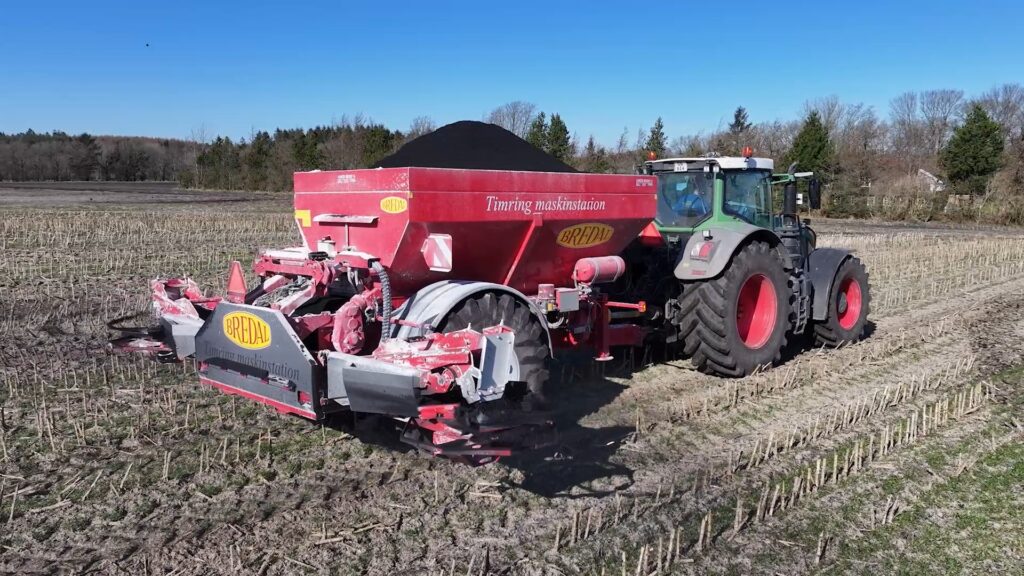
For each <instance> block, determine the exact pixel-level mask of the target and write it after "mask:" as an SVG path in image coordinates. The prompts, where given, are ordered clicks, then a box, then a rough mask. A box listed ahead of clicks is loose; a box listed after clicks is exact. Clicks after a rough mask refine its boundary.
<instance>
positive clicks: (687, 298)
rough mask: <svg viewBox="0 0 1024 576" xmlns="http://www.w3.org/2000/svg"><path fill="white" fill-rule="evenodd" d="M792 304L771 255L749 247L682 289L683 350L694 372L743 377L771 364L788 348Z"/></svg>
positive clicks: (759, 246)
mask: <svg viewBox="0 0 1024 576" xmlns="http://www.w3.org/2000/svg"><path fill="white" fill-rule="evenodd" d="M791 300H792V290H790V288H789V277H788V275H787V274H786V271H785V270H784V269H783V267H782V262H781V261H780V260H779V258H778V257H777V256H776V254H775V251H774V250H772V249H771V247H769V246H768V244H766V243H764V242H752V243H750V244H748V245H747V246H745V247H744V248H743V249H742V250H740V251H739V252H738V253H737V254H736V255H735V257H733V260H732V262H731V263H730V265H729V267H728V268H727V269H726V270H725V272H723V273H722V275H721V276H719V277H718V278H715V279H713V280H707V281H704V282H700V283H695V284H690V285H685V286H684V287H683V296H682V298H681V299H680V308H681V309H682V310H681V311H682V315H681V317H680V322H679V327H680V336H681V337H682V339H683V343H684V344H683V351H684V353H686V354H687V355H689V356H690V359H691V361H692V362H693V365H694V366H695V367H696V368H697V369H698V370H700V371H702V372H706V373H710V374H716V375H719V376H746V375H748V374H750V373H751V372H753V371H754V370H756V369H757V368H758V367H761V366H769V365H772V364H774V363H775V362H777V361H778V360H779V357H780V355H781V351H782V347H783V346H785V344H786V332H787V331H788V330H789V326H790V318H789V316H790V310H791V306H792V305H791Z"/></svg>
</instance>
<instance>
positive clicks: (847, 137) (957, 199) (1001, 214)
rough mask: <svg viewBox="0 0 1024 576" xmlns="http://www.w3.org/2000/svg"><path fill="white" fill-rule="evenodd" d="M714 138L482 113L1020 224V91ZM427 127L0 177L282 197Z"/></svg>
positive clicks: (47, 138)
mask: <svg viewBox="0 0 1024 576" xmlns="http://www.w3.org/2000/svg"><path fill="white" fill-rule="evenodd" d="M731 118H732V119H731V121H730V122H728V123H723V124H722V125H720V126H719V127H718V128H717V129H715V130H710V131H707V132H701V133H697V134H684V135H677V136H675V137H670V136H669V135H668V134H666V131H665V125H664V122H663V121H662V119H661V118H657V119H655V120H654V122H653V123H652V125H651V126H650V127H649V128H645V127H639V128H638V129H637V130H636V131H635V132H631V131H630V129H629V128H628V127H627V128H624V129H623V131H622V132H621V134H620V136H619V138H618V139H617V141H616V142H615V144H613V145H611V146H606V145H601V144H599V143H597V142H596V141H595V139H594V137H593V136H587V137H586V138H585V139H581V137H580V135H579V134H578V133H576V132H573V131H572V130H571V129H570V127H569V126H568V125H567V123H566V121H565V120H564V117H563V116H562V114H561V113H560V112H557V111H545V110H540V109H538V108H537V106H535V105H534V104H532V103H529V102H523V101H514V102H509V103H507V104H503V105H501V106H498V107H497V108H495V109H494V110H492V111H490V112H489V113H487V114H485V115H484V117H483V118H482V119H483V120H485V121H488V122H491V123H494V124H497V125H499V126H502V127H504V128H506V129H508V130H509V131H511V132H513V133H514V134H516V135H518V136H520V137H522V138H523V139H525V140H527V141H528V142H530V143H531V144H533V145H534V146H536V147H538V148H540V149H542V150H545V151H546V152H548V153H549V154H551V155H552V156H554V157H556V158H558V159H560V160H563V161H565V162H567V163H569V164H572V165H573V166H575V167H577V168H579V169H581V170H585V171H589V172H620V173H621V172H631V171H633V170H634V169H635V167H636V165H637V164H639V163H640V162H642V161H643V160H644V159H645V158H646V155H647V154H648V153H649V152H654V153H655V154H656V155H658V156H670V155H671V156H698V155H703V154H708V153H718V154H722V155H736V154H739V153H740V152H741V150H742V149H743V148H744V147H747V146H750V147H751V148H753V150H754V153H755V155H757V156H762V157H768V158H774V159H775V160H776V164H777V169H780V170H781V169H785V167H787V166H789V165H790V164H791V163H793V162H796V163H797V169H798V170H800V171H814V172H815V173H817V174H818V175H819V177H820V178H821V179H822V180H823V181H824V182H825V184H826V187H825V190H826V207H825V208H826V213H828V214H830V215H854V216H883V217H889V218H916V219H930V218H935V217H940V216H942V217H965V218H967V217H980V218H984V219H988V220H993V221H1013V222H1024V86H1021V85H1019V84H1006V85H1002V86H998V87H995V88H993V89H991V90H989V91H987V92H984V93H982V94H979V95H975V96H967V95H965V94H964V92H963V91H960V90H952V89H943V90H928V91H923V92H907V93H904V94H901V95H900V96H897V97H896V98H893V99H892V100H891V101H890V103H889V106H888V110H887V112H886V113H885V114H884V115H882V114H881V113H879V112H878V111H876V110H875V109H874V108H872V107H870V106H866V105H864V104H860V103H848V102H843V101H842V100H840V99H839V98H838V97H834V96H833V97H827V98H821V99H817V100H811V101H808V102H807V103H805V105H804V110H803V112H802V114H801V115H800V117H799V118H796V119H791V120H763V121H760V122H754V121H752V120H751V111H749V110H748V109H746V108H745V107H743V106H738V107H736V108H735V109H734V112H733V114H732V116H731ZM435 127H436V125H435V123H434V121H433V120H431V119H430V118H428V117H419V118H416V119H415V120H414V121H413V122H412V124H411V125H410V126H409V127H408V128H406V129H404V130H398V129H394V128H390V127H387V126H385V125H383V124H380V123H376V122H373V121H370V120H367V119H365V118H363V117H360V116H356V117H354V118H352V119H348V118H345V117H343V118H342V119H341V120H340V121H337V122H335V123H333V124H331V125H329V126H317V127H313V128H309V129H300V128H296V129H278V130H275V131H273V132H266V131H261V132H255V133H254V134H252V135H250V136H249V137H248V138H241V139H238V140H233V139H231V138H228V137H223V136H220V137H216V138H213V139H209V138H207V137H205V135H204V134H202V133H197V134H193V138H191V139H189V140H169V139H155V138H133V137H116V136H91V135H89V134H81V135H77V136H72V135H68V134H64V133H62V132H52V133H44V134H40V133H35V132H32V131H31V130H30V131H28V132H25V133H22V134H14V135H4V134H0V180H178V181H180V182H181V183H182V184H183V185H185V186H188V187H194V188H216V189H246V190H281V191H285V190H290V188H291V181H292V173H293V172H295V171H298V170H314V169H325V170H326V169H350V168H361V167H367V166H370V165H372V164H373V163H375V162H376V161H378V160H380V159H381V158H383V157H384V156H386V155H388V154H390V153H392V152H393V151H395V150H397V149H398V148H399V147H400V146H401V145H402V144H404V143H405V142H407V141H409V140H411V139H413V138H416V137H418V136H420V135H422V134H425V133H427V132H430V131H431V130H433V129H434V128H435Z"/></svg>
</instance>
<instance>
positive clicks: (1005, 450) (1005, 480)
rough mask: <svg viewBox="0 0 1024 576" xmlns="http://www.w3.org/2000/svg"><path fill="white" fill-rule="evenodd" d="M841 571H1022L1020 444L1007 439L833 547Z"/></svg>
mask: <svg viewBox="0 0 1024 576" xmlns="http://www.w3.org/2000/svg"><path fill="white" fill-rule="evenodd" d="M838 568H839V569H840V571H843V572H853V573H873V574H879V573H881V574H908V575H918V574H920V575H925V574H929V575H930V574H963V573H969V574H979V573H989V574H1021V573H1024V444H1021V443H1010V444H1007V445H1005V446H1003V447H1001V448H998V449H996V450H995V451H993V452H991V453H990V454H988V455H986V456H985V457H983V458H982V459H981V460H980V461H978V462H977V463H976V464H975V466H974V467H973V468H972V469H971V470H968V471H967V472H965V473H963V474H962V475H960V476H958V477H956V478H952V479H950V480H949V481H947V482H945V483H943V484H941V485H939V486H936V487H935V488H933V489H932V490H931V491H929V492H928V493H926V494H924V495H923V497H922V498H921V499H920V500H919V501H918V503H917V504H916V505H915V506H914V507H912V508H911V509H910V510H908V511H907V512H905V513H904V514H901V515H900V516H899V517H897V519H896V521H895V522H894V523H893V524H892V525H890V526H887V527H885V528H882V529H879V530H877V531H875V532H873V533H872V534H870V535H869V536H867V537H866V538H864V539H862V540H858V541H855V542H853V543H851V544H849V545H848V546H846V547H844V549H843V550H841V551H840V557H839V560H838Z"/></svg>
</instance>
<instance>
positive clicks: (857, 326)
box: [814, 256, 871, 347]
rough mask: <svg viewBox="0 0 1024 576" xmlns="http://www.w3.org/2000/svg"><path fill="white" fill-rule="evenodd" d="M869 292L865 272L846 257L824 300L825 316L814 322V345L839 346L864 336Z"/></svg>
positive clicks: (853, 260) (855, 260)
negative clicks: (823, 319)
mask: <svg viewBox="0 0 1024 576" xmlns="http://www.w3.org/2000/svg"><path fill="white" fill-rule="evenodd" d="M870 304H871V292H870V288H869V286H868V272H867V270H866V269H865V268H864V264H863V263H861V261H860V259H858V258H856V257H853V256H851V257H850V258H847V259H846V260H845V261H844V262H843V263H842V265H840V266H839V270H838V271H837V272H836V278H835V280H833V282H832V289H831V291H830V293H829V299H828V318H827V319H826V320H825V321H824V322H816V323H815V324H814V341H815V343H816V344H817V345H818V346H830V347H836V346H842V345H845V344H849V343H851V342H856V341H858V340H860V339H861V338H862V337H863V336H864V327H865V326H866V325H867V322H868V312H869V309H870Z"/></svg>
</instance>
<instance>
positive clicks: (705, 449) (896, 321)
mask: <svg viewBox="0 0 1024 576" xmlns="http://www.w3.org/2000/svg"><path fill="white" fill-rule="evenodd" d="M1022 287H1024V280H1022V279H1019V278H1018V279H1012V280H1009V281H1007V282H1005V283H1003V284H1001V285H998V286H991V287H985V288H982V289H979V290H974V291H972V293H971V294H970V297H971V299H972V301H974V302H976V303H980V304H979V305H978V307H977V308H975V309H973V310H972V311H970V314H969V315H970V316H973V317H974V318H975V319H977V318H985V319H992V321H991V322H990V324H998V323H999V322H1000V321H1001V320H1002V321H1005V320H1006V317H1005V316H1001V315H999V314H992V312H996V311H999V310H1003V309H1005V308H1006V307H1007V301H1006V298H1003V297H1001V295H1003V294H1006V293H1007V292H1010V293H1011V294H1013V293H1020V292H1021V290H1022ZM1011 300H1013V297H1011ZM958 307H959V301H957V300H952V301H946V302H937V303H933V304H930V305H928V306H925V307H923V308H921V309H911V310H908V312H907V314H904V315H901V316H899V317H896V318H889V319H886V320H885V321H883V322H880V323H879V327H878V330H877V331H876V334H875V337H879V338H884V337H886V336H889V337H891V336H892V335H893V334H894V333H898V332H899V330H901V329H903V328H905V327H906V326H908V325H917V324H918V323H920V322H921V319H922V318H925V319H927V318H932V319H934V318H936V317H942V316H949V315H954V316H955V315H957V313H956V309H957V308H958ZM974 328H976V320H975V321H973V322H969V323H968V326H962V325H959V323H954V325H953V326H952V327H951V328H950V330H949V333H948V334H944V335H943V337H942V338H940V339H933V340H932V341H929V342H926V343H925V345H924V346H922V347H921V348H917V349H912V351H913V352H916V353H919V354H921V356H922V357H921V358H920V359H919V360H916V361H914V362H912V363H909V364H908V363H907V362H906V358H905V354H906V352H905V351H902V354H898V355H896V356H894V357H893V358H892V359H890V360H889V361H888V362H886V363H885V364H884V365H882V366H872V367H869V369H868V370H866V372H871V373H874V377H873V378H867V379H866V383H859V382H858V381H859V380H860V379H861V378H864V376H865V375H866V374H862V373H854V374H850V375H844V376H843V377H841V378H840V379H839V380H840V384H842V383H846V386H840V387H839V388H840V389H841V390H842V391H843V392H848V394H845V395H844V396H843V397H845V398H847V399H848V398H851V397H856V396H857V395H858V394H861V393H863V391H864V390H871V389H879V387H880V386H882V385H883V384H885V383H886V382H893V381H898V380H899V378H893V377H892V376H893V373H894V372H903V373H904V374H905V375H907V376H913V375H915V374H920V373H921V371H922V370H921V369H922V368H927V367H928V365H929V364H932V363H934V357H935V356H936V355H937V356H940V357H941V356H943V355H949V354H950V353H951V352H952V353H969V346H965V345H964V338H963V337H962V336H963V335H964V334H965V333H966V334H967V335H969V334H970V333H971V330H972V329H974ZM990 331H991V330H990ZM956 334H960V335H961V338H956ZM868 342H870V340H869V341H868ZM950 343H955V344H956V346H955V347H954V349H952V350H950V349H948V346H949V344H950ZM855 349H856V347H850V348H848V349H846V350H840V351H836V352H833V353H830V354H825V355H822V356H821V357H818V358H815V359H814V360H813V361H811V362H808V363H813V362H834V361H835V359H834V358H829V356H837V355H841V354H844V353H845V354H847V355H849V354H855V353H856V352H855ZM901 364H904V365H905V366H908V367H907V368H904V369H902V370H894V368H900V365H901ZM766 376H767V375H766ZM835 380H836V379H832V380H830V381H828V382H819V383H818V385H816V387H817V388H824V390H816V391H814V390H808V389H803V388H802V389H796V390H791V391H784V392H783V393H782V394H781V395H779V396H777V397H775V398H772V399H771V401H772V402H773V403H776V404H778V406H777V408H778V410H777V411H775V412H773V413H772V415H773V418H772V421H774V422H776V424H777V426H778V428H779V429H780V430H784V429H786V428H789V427H790V426H791V425H790V424H789V422H791V421H792V420H793V419H795V418H799V417H801V416H802V415H805V414H806V413H808V410H809V406H812V405H813V406H815V407H822V406H828V405H830V404H831V403H832V401H833V400H834V399H835V398H836V397H837V395H836V394H835V389H834V388H831V387H832V386H834V384H835V383H836V382H835ZM850 385H852V386H853V388H852V389H851V388H849V386H850ZM830 392H831V393H830ZM940 393H941V390H936V391H934V392H930V393H929V394H927V395H923V396H921V397H920V398H915V399H912V400H913V401H914V402H916V401H919V400H920V401H927V400H928V399H930V398H933V397H935V396H937V395H939V394H940ZM794 400H796V401H794ZM908 406H909V405H908ZM909 409H910V408H906V409H905V410H909ZM905 410H904V411H905ZM723 414H724V418H725V419H730V418H733V417H734V416H735V413H734V411H726V412H724V413H723ZM900 414H901V412H892V413H890V414H889V415H888V416H887V417H888V418H889V419H895V418H898V417H900ZM716 416H718V415H713V417H712V422H711V423H714V420H715V417H716ZM780 422H781V423H782V424H779V423H780ZM871 423H872V422H866V423H865V424H864V426H863V427H866V426H868V425H869V424H871ZM708 424H709V422H707V421H700V422H697V428H698V430H693V431H692V432H694V433H695V434H699V433H700V430H699V429H700V428H705V429H706V428H707V425H708ZM857 431H858V429H856V428H851V429H850V430H849V431H848V434H846V436H852V435H855V434H856V432H857ZM762 435H763V434H762ZM843 438H844V437H843V436H841V435H840V436H837V437H836V438H835V439H833V442H832V443H831V444H827V445H825V446H812V447H802V449H801V450H794V451H792V459H796V460H798V459H799V458H800V457H801V455H804V456H806V454H805V453H806V452H807V451H808V448H813V449H818V450H820V449H822V448H828V447H829V446H830V445H834V444H839V443H841V442H842V440H843ZM707 439H708V440H714V439H713V438H707ZM717 440H718V442H717V443H715V442H711V443H709V444H705V445H702V446H701V448H700V449H699V450H698V451H696V452H694V451H691V452H690V453H686V452H672V453H670V454H667V455H666V454H664V453H661V452H655V455H656V456H659V457H666V456H667V457H671V458H676V459H678V460H681V461H686V460H691V459H692V460H696V461H700V460H701V459H702V457H706V456H707V455H709V454H716V453H720V452H722V451H726V450H731V448H730V447H731V446H735V442H736V438H734V437H728V436H722V437H718V438H717ZM686 448H687V447H685V446H684V447H682V448H681V449H682V450H686ZM666 459H667V458H666ZM632 463H633V464H636V465H637V466H636V469H637V470H640V469H642V470H643V475H642V476H641V475H639V474H638V475H637V476H638V479H637V481H636V483H635V484H634V485H633V486H632V487H631V488H630V492H631V493H634V494H644V495H647V496H653V495H654V494H655V493H656V491H657V490H658V487H659V486H661V487H663V488H664V487H666V486H669V485H670V483H671V480H668V479H669V478H681V477H682V478H685V477H688V476H689V475H693V476H696V475H699V474H700V468H699V467H698V468H689V469H687V468H686V467H682V468H680V467H679V466H678V464H677V463H676V462H670V463H668V464H660V465H659V464H654V465H651V463H650V462H649V461H647V460H644V459H643V458H641V457H637V458H635V459H634V461H633V462H632ZM785 464H786V462H784V461H782V460H780V461H779V462H777V463H776V467H777V468H780V469H785V468H784V465H785ZM759 472H761V473H764V474H767V475H769V476H770V475H771V471H770V470H767V471H766V470H761V471H759ZM757 481H759V479H758V478H755V479H754V480H753V482H754V483H756V482H757ZM730 488H731V487H730ZM719 491H720V492H728V491H729V490H728V489H726V488H725V487H723V488H722V489H721V490H719ZM562 522H564V516H563V520H562ZM643 523H644V522H641V524H643ZM537 540H538V542H539V545H535V546H532V548H533V549H534V550H537V549H544V548H545V547H546V546H547V547H550V546H551V542H553V540H554V534H553V531H552V532H551V533H550V534H544V535H542V536H541V537H539V538H538V539H537ZM520 546H522V544H521V543H520Z"/></svg>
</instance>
